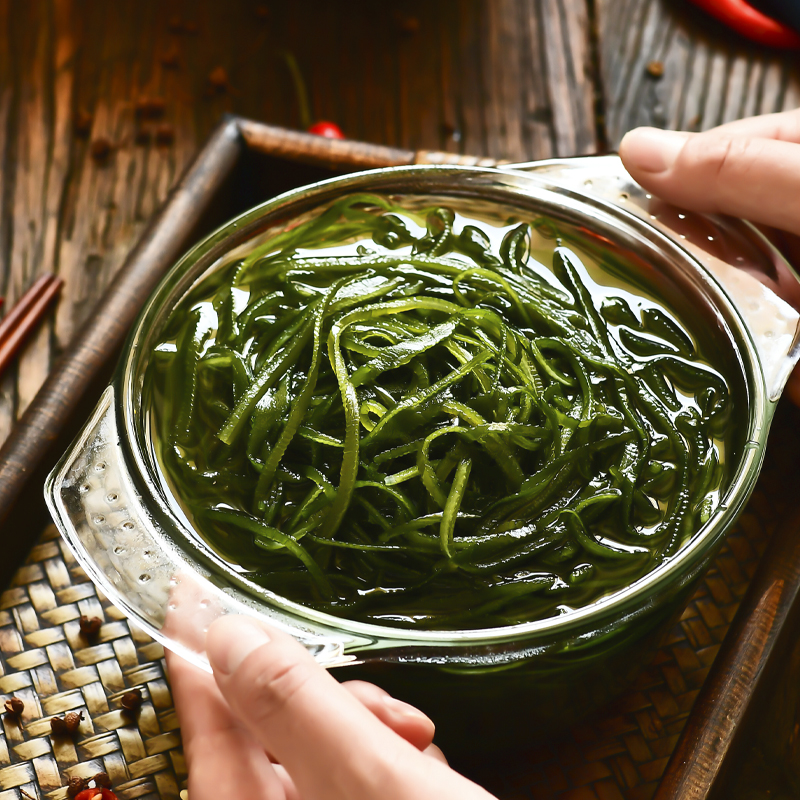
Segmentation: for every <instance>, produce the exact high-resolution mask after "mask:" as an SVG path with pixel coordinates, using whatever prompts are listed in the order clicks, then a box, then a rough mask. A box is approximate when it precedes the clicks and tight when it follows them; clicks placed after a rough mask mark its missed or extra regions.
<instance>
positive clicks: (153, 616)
mask: <svg viewBox="0 0 800 800" xmlns="http://www.w3.org/2000/svg"><path fill="white" fill-rule="evenodd" d="M45 500H46V502H47V505H48V507H49V509H50V513H51V514H52V516H53V519H54V521H55V523H56V525H57V527H58V528H59V530H60V532H61V534H62V536H63V537H64V539H65V541H66V542H67V544H68V546H69V548H70V550H71V551H72V552H73V554H74V555H75V558H76V559H77V560H78V562H79V563H80V565H81V566H82V567H83V569H84V570H85V571H86V573H87V574H88V575H89V577H90V578H91V579H92V580H93V581H94V582H95V584H96V585H97V586H98V587H100V589H101V590H102V591H103V593H104V594H105V595H106V596H107V597H108V598H109V599H110V600H111V601H112V602H113V603H114V604H115V605H117V606H118V607H119V608H120V609H121V610H122V611H123V612H124V613H125V614H126V615H127V617H128V618H129V619H131V620H134V621H135V623H136V624H137V625H139V626H140V627H141V628H143V629H144V630H145V631H146V632H147V633H148V634H150V635H151V636H152V637H153V638H155V639H156V640H158V641H160V642H161V643H162V644H165V645H167V646H168V647H169V648H170V649H172V650H175V651H176V652H178V653H179V654H180V655H182V656H183V657H185V658H187V659H188V660H189V661H191V662H192V663H194V664H196V665H197V666H200V667H202V668H203V669H205V670H210V667H209V664H208V659H207V657H206V654H205V633H206V631H207V630H208V627H209V625H211V623H212V622H213V621H214V620H215V619H217V618H218V617H221V616H223V615H225V614H249V615H263V612H264V607H263V604H262V605H261V606H260V608H259V609H258V610H257V609H256V607H255V605H254V604H253V603H252V602H251V601H249V600H248V598H247V596H246V595H245V594H244V592H242V593H241V594H240V593H238V592H237V591H236V590H231V589H229V588H228V589H226V590H225V591H223V590H222V589H221V588H219V587H218V586H216V585H215V584H214V582H213V581H212V580H211V572H210V571H206V572H205V573H204V572H203V569H202V567H198V564H197V562H196V561H193V562H192V563H191V564H189V563H188V561H187V559H186V556H185V555H184V554H183V552H182V551H181V550H180V548H178V547H177V546H170V544H169V543H168V541H166V539H167V537H165V536H164V535H163V534H161V535H160V536H155V535H154V531H155V530H158V529H159V528H160V527H161V526H159V525H158V522H157V521H156V520H154V519H153V517H152V515H151V513H150V512H149V511H148V510H147V508H146V507H145V505H144V503H143V502H142V499H141V496H140V495H139V493H138V492H137V491H136V488H135V486H134V484H133V481H132V480H131V477H130V474H129V472H128V470H127V468H126V466H125V458H124V453H123V449H122V444H121V442H120V437H119V435H118V430H117V423H116V415H115V411H114V388H113V386H109V387H108V388H107V389H106V390H105V392H104V393H103V395H102V397H101V399H100V402H99V403H98V405H97V407H96V409H95V410H94V412H93V414H92V416H91V418H90V419H89V421H88V422H87V424H86V426H85V427H84V429H83V431H82V432H81V435H80V436H79V438H78V439H77V440H76V441H75V442H74V443H73V444H72V446H71V448H70V449H69V451H68V452H67V453H66V454H65V455H64V457H63V458H62V459H61V461H60V462H59V463H58V465H57V466H56V467H55V469H54V470H53V472H52V473H51V474H50V476H49V477H48V479H47V483H46V484H45ZM162 530H163V528H162ZM270 617H271V619H270V622H271V623H272V624H273V625H275V626H277V627H279V628H282V629H283V630H285V631H287V632H288V633H290V634H291V635H292V636H294V637H295V638H296V639H298V640H299V641H300V642H301V643H302V644H303V645H304V646H305V647H306V648H307V649H308V650H309V651H311V652H312V653H313V655H314V656H315V658H316V659H317V660H318V661H319V662H320V663H322V664H324V665H326V666H334V665H339V664H345V663H349V662H350V661H353V660H354V658H355V657H354V656H352V655H348V656H346V655H345V648H347V649H348V651H349V650H352V649H353V648H356V649H358V647H359V646H362V647H369V645H370V644H372V643H371V642H370V641H363V642H362V641H356V639H357V637H354V636H351V635H349V634H346V633H343V632H341V631H336V630H333V629H326V628H325V626H322V625H315V626H314V630H311V629H303V628H302V627H301V626H300V625H298V623H297V622H296V621H295V620H290V619H289V617H288V616H287V615H285V614H282V613H281V611H280V609H273V613H272V614H271V615H270Z"/></svg>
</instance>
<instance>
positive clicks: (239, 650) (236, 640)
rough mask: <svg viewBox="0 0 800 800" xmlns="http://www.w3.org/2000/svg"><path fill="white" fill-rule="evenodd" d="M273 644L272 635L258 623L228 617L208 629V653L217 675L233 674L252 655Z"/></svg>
mask: <svg viewBox="0 0 800 800" xmlns="http://www.w3.org/2000/svg"><path fill="white" fill-rule="evenodd" d="M270 641H271V636H270V634H269V632H268V631H267V629H266V628H265V626H264V625H262V624H261V623H260V622H259V621H258V620H256V619H253V618H251V617H244V616H224V617H221V618H219V619H217V620H214V622H213V623H212V624H211V626H210V627H209V629H208V634H207V635H206V653H207V654H208V660H209V662H210V663H211V668H212V669H213V670H214V672H215V674H220V675H232V674H233V673H234V672H235V671H236V670H237V669H238V668H239V666H240V665H241V663H242V662H243V661H244V660H245V659H246V658H247V657H248V656H249V655H250V654H251V653H252V652H254V651H255V650H258V648H259V647H262V646H263V645H265V644H268V643H269V642H270Z"/></svg>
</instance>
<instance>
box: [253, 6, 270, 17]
mask: <svg viewBox="0 0 800 800" xmlns="http://www.w3.org/2000/svg"><path fill="white" fill-rule="evenodd" d="M255 12H256V16H257V17H258V18H259V19H269V7H268V6H256V8H255Z"/></svg>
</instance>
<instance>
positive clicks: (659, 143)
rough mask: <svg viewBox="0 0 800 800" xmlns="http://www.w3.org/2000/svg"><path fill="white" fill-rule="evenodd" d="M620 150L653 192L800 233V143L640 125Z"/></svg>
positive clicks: (683, 203) (673, 200)
mask: <svg viewBox="0 0 800 800" xmlns="http://www.w3.org/2000/svg"><path fill="white" fill-rule="evenodd" d="M619 154H620V157H621V159H622V163H623V164H624V165H625V168H626V169H627V170H628V172H630V174H631V175H632V176H633V178H634V179H635V180H636V181H638V182H639V183H640V184H641V185H642V186H644V187H645V189H647V190H648V191H650V192H652V193H653V194H656V195H658V196H659V197H661V198H662V199H664V200H667V201H668V202H670V203H674V204H675V205H678V206H682V207H684V208H689V209H692V210H695V211H704V212H710V213H721V214H730V215H732V216H736V217H742V218H744V219H748V220H750V221H751V222H757V223H761V224H764V225H770V226H772V227H775V228H781V229H782V230H785V231H790V232H792V233H800V144H798V143H796V142H792V141H779V140H776V139H769V138H762V137H760V136H754V135H750V134H742V133H736V132H733V131H726V130H724V129H723V130H710V131H706V132H705V133H684V132H678V131H662V130H659V129H656V128H637V129H636V130H633V131H631V132H630V133H628V134H626V136H625V137H624V138H623V140H622V143H621V144H620V148H619Z"/></svg>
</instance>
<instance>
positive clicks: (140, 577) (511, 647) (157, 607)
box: [45, 157, 798, 749]
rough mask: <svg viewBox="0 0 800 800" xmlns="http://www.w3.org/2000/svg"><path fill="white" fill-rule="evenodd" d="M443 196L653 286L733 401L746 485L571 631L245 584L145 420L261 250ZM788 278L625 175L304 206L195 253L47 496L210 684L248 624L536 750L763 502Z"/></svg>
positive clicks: (302, 198)
mask: <svg viewBox="0 0 800 800" xmlns="http://www.w3.org/2000/svg"><path fill="white" fill-rule="evenodd" d="M362 191H368V192H371V193H377V194H392V195H398V194H399V195H405V196H409V195H425V196H428V195H435V196H437V198H442V197H443V198H448V197H449V198H453V200H454V202H455V201H457V202H459V203H464V202H469V203H476V204H480V205H481V206H482V207H486V208H508V207H511V208H514V209H520V210H521V211H523V212H524V213H526V214H529V215H530V214H538V215H546V216H548V217H550V218H551V219H553V220H555V221H556V223H557V224H558V225H559V226H560V227H561V228H562V229H564V230H570V231H572V232H574V233H575V235H580V236H582V237H584V238H587V239H589V240H591V241H593V242H595V243H599V244H602V246H603V247H604V248H607V249H609V250H613V251H614V252H615V254H616V255H617V256H619V257H620V258H623V259H625V260H627V261H628V263H630V264H632V265H634V266H635V267H636V269H637V270H639V272H640V275H641V276H642V280H643V281H645V282H646V283H647V285H648V287H649V290H650V291H651V292H652V293H653V294H655V295H657V296H659V297H662V298H664V299H665V300H666V301H668V304H669V305H671V306H672V307H675V306H676V305H677V306H679V307H680V308H681V310H682V313H683V314H686V313H689V314H691V315H692V316H693V318H695V319H696V320H702V326H703V327H704V329H705V330H706V332H707V334H708V336H710V337H711V338H712V339H713V341H714V347H715V348H716V351H717V353H718V355H719V357H720V359H721V361H723V362H724V363H725V364H726V372H727V374H728V377H729V378H730V379H731V381H732V385H733V386H734V387H736V393H737V395H738V397H737V405H738V408H739V410H740V411H739V414H738V416H737V417H736V418H735V430H734V433H733V440H734V442H735V444H734V450H735V466H734V467H733V468H732V474H731V478H730V482H729V485H728V487H727V489H726V491H725V493H724V496H723V497H722V500H721V502H720V505H719V507H718V508H717V510H716V511H715V513H714V514H713V515H712V517H711V518H710V519H709V520H708V522H707V523H706V524H705V525H703V526H702V527H701V528H700V529H699V530H697V531H696V532H695V533H694V535H693V536H692V538H691V539H690V541H689V542H688V543H687V544H686V545H685V546H684V547H683V548H682V549H681V550H680V551H679V552H678V553H677V554H676V555H675V556H674V557H673V558H671V559H670V560H669V561H667V562H666V563H664V564H662V565H661V566H660V567H658V568H657V569H655V570H654V571H652V572H650V573H649V574H647V575H645V576H644V577H642V578H641V579H639V580H637V581H636V582H635V583H633V584H632V585H630V586H627V587H625V588H624V589H621V590H619V591H617V592H615V593H614V594H611V595H609V596H606V597H604V598H602V599H600V600H598V601H597V602H595V603H594V604H592V605H590V606H587V607H585V608H581V609H577V610H574V611H571V612H569V613H566V614H564V615H562V616H558V617H554V618H549V619H544V620H540V621H536V622H528V623H524V624H518V625H513V626H507V627H500V628H492V629H480V630H458V631H435V630H434V631H417V630H413V631H411V630H404V629H402V628H398V627H387V626H383V625H376V624H368V623H363V622H356V621H350V620H346V619H341V618H338V617H334V616H331V615H329V614H325V613H322V612H320V611H316V610H314V609H310V608H307V607H303V606H301V605H298V604H296V603H293V602H291V601H289V600H286V599H285V598H282V597H280V596H277V595H275V594H273V593H271V592H269V591H267V590H265V589H263V588H262V587H260V586H258V585H256V584H254V583H253V582H251V581H249V580H248V578H247V575H246V574H244V573H243V572H242V571H241V570H237V569H236V568H235V567H232V566H230V565H229V564H227V563H225V562H224V561H222V560H221V559H220V558H219V557H218V556H217V555H216V554H215V553H214V551H213V550H212V549H211V548H210V547H208V546H207V545H205V543H204V542H203V541H202V539H200V538H199V537H198V536H197V535H196V534H195V533H194V532H193V531H192V529H191V524H190V523H189V521H188V519H187V518H186V517H185V515H183V514H182V512H181V510H180V506H179V505H178V503H177V502H176V501H175V498H173V497H171V496H170V493H169V490H168V488H167V486H166V483H165V481H164V480H163V477H162V476H161V473H160V470H159V468H158V464H157V461H156V458H155V456H154V449H153V446H152V442H151V440H150V429H149V423H148V418H147V416H146V415H144V414H142V408H143V407H144V401H143V395H142V392H143V376H144V372H145V369H146V366H147V363H148V356H149V354H150V353H151V352H152V349H153V345H154V343H155V342H156V341H157V337H158V334H159V332H160V331H161V330H162V329H163V326H164V324H165V322H166V320H167V318H168V316H169V314H170V312H171V310H172V309H173V308H174V307H175V306H176V304H177V303H178V302H179V301H180V300H181V298H182V297H184V296H185V294H186V293H187V291H189V289H190V288H191V287H192V286H194V285H196V283H197V282H198V281H199V280H200V279H201V278H202V277H203V276H204V275H207V274H208V273H209V272H210V271H213V270H214V269H215V268H217V267H218V266H219V265H220V264H222V263H223V262H225V261H226V260H227V259H229V258H230V256H231V253H232V252H234V251H238V250H240V249H242V248H247V247H249V246H250V245H251V244H252V243H253V242H254V241H255V240H257V239H258V238H259V237H262V238H263V237H264V236H269V235H271V232H273V231H275V230H279V229H281V227H282V226H285V225H287V224H290V223H291V221H292V220H295V219H296V218H297V217H298V216H300V215H303V214H307V213H310V212H313V209H315V208H317V207H319V206H320V205H322V204H325V203H327V202H329V201H331V200H332V199H334V198H336V197H338V196H340V195H343V194H348V193H353V192H362ZM778 269H780V270H783V271H786V270H788V269H789V268H788V265H786V264H785V262H783V261H782V259H781V257H780V255H779V254H778V253H777V252H776V251H775V250H774V249H773V248H772V247H771V246H770V245H769V243H768V242H767V241H766V240H765V239H764V238H763V237H762V236H761V235H760V234H759V233H758V232H757V231H756V230H755V229H754V228H752V227H750V226H748V225H747V224H746V223H742V222H740V221H736V220H729V219H720V218H711V217H701V216H697V215H687V214H684V213H679V212H676V211H675V210H673V209H669V208H667V207H663V206H657V205H656V201H654V200H653V199H652V198H650V197H649V196H647V195H645V194H644V192H642V190H641V189H640V188H639V187H638V186H636V184H634V183H633V182H632V181H631V179H630V178H629V177H628V176H627V175H626V173H625V172H624V170H622V168H621V166H620V163H619V160H618V159H616V158H615V157H603V158H589V159H575V160H565V161H551V162H542V163H539V164H529V165H518V166H516V167H515V168H511V169H503V170H497V169H483V168H462V167H447V166H434V167H400V168H389V169H381V170H375V171H371V172H366V173H360V174H356V175H350V176H346V177H342V178H336V179H333V180H329V181H323V182H321V183H318V184H314V185H312V186H309V187H305V188H301V189H297V190H294V191H291V192H288V193H286V194H283V195H281V196H279V197H277V198H275V199H273V200H270V201H268V202H266V203H264V204H262V205H260V206H258V207H256V208H254V209H253V210H251V211H249V212H247V213H245V214H243V215H241V216H240V217H238V218H236V219H234V220H233V221H231V222H230V223H228V224H227V225H225V226H224V227H222V228H220V229H219V230H218V231H216V232H215V233H213V234H212V235H211V236H209V237H208V238H206V239H205V240H204V241H202V242H200V243H199V244H198V245H197V246H195V247H194V248H193V249H192V250H191V251H190V252H188V253H187V254H186V255H185V256H184V257H183V258H182V259H181V260H180V261H179V262H178V263H177V264H176V265H175V266H174V267H173V268H172V270H171V271H170V272H169V273H168V275H167V276H166V277H165V278H164V279H163V280H162V282H161V284H160V285H159V287H158V288H157V289H156V291H155V292H154V293H153V295H152V296H151V297H150V298H149V299H148V300H147V302H146V303H145V305H144V307H143V309H142V311H141V314H140V316H139V318H138V321H137V323H136V325H135V326H134V328H133V330H132V332H131V334H130V336H129V339H128V342H127V345H126V347H125V350H124V353H123V356H122V359H121V361H120V364H119V366H118V369H117V372H116V375H115V378H114V380H113V383H112V384H111V385H110V386H109V387H108V388H107V389H106V390H105V392H104V394H103V396H102V398H101V400H100V403H99V404H98V406H97V408H96V410H95V412H94V413H93V415H92V417H91V418H90V419H89V420H88V421H87V423H86V425H85V427H84V429H83V431H82V433H81V434H80V436H79V437H78V439H77V440H76V441H75V443H74V444H73V446H72V447H71V448H70V450H69V452H68V453H66V454H65V456H64V457H63V458H62V460H61V461H60V462H59V464H58V465H57V466H56V468H55V469H54V470H53V472H52V474H51V475H50V476H49V478H48V481H47V484H46V487H45V495H46V499H47V502H48V505H49V508H50V510H51V513H52V514H53V517H54V519H55V521H56V523H57V525H58V526H59V528H60V530H61V532H62V534H63V536H64V537H65V539H66V541H67V542H68V544H69V546H70V547H71V549H72V550H73V552H74V553H75V555H76V557H77V559H78V560H79V562H80V563H81V565H82V566H83V567H84V569H85V570H86V571H87V573H88V574H89V575H90V576H91V577H92V579H93V580H94V581H95V582H96V583H97V584H98V585H99V586H100V588H101V589H102V590H103V592H104V593H105V594H106V595H107V596H108V597H109V599H110V600H111V601H112V602H114V603H115V604H117V605H118V606H119V607H120V608H121V609H122V610H123V611H124V612H125V613H126V614H127V615H128V616H129V617H130V618H131V620H132V621H133V622H134V623H136V624H138V625H139V626H141V627H142V628H144V629H145V630H146V631H147V632H148V633H149V634H151V635H152V636H153V637H154V638H156V639H158V640H159V641H161V642H162V643H163V644H164V645H165V646H166V647H168V648H170V649H172V650H175V651H176V652H177V653H179V654H180V655H182V656H184V657H185V658H187V659H189V660H190V661H192V662H194V663H195V664H198V665H200V666H202V667H204V668H205V669H208V662H207V659H206V656H205V652H204V639H205V631H206V630H207V629H208V626H209V625H210V623H211V622H212V621H213V620H214V619H215V618H217V617H219V616H221V615H223V614H229V613H241V614H252V615H256V616H259V617H262V618H265V619H268V620H269V621H270V622H271V623H272V624H274V625H277V626H279V627H281V628H283V629H284V630H287V631H289V632H290V633H292V634H293V635H294V636H295V637H296V638H297V639H298V640H300V641H301V642H302V643H303V644H304V645H305V646H306V647H307V648H309V649H310V650H311V651H312V652H313V653H314V654H315V656H316V658H317V659H318V660H319V661H320V662H321V663H323V664H324V665H326V666H328V667H331V668H333V669H335V670H336V674H337V677H340V678H342V679H350V678H356V677H357V678H362V679H367V680H372V681H374V682H376V683H379V684H380V685H382V686H384V687H385V688H387V689H388V690H389V691H391V692H392V693H393V694H395V695H396V696H398V697H400V698H402V699H404V700H407V701H408V702H411V703H414V704H415V705H418V706H419V707H421V708H422V709H423V710H425V711H426V712H427V713H429V714H430V715H431V716H432V717H433V718H434V720H435V721H436V723H437V726H438V730H439V739H440V741H443V742H444V743H445V744H446V745H450V746H454V747H459V748H461V749H485V748H486V747H487V746H504V747H506V746H509V745H515V744H516V745H523V744H525V743H527V742H529V741H531V740H532V739H535V738H540V737H541V736H543V735H544V736H546V735H549V734H551V733H552V732H553V731H554V730H555V729H556V728H562V727H564V726H566V725H569V724H571V723H573V722H574V721H575V720H577V719H578V718H580V717H582V716H584V715H586V714H587V713H588V712H589V711H591V710H592V709H595V708H597V707H598V706H599V705H601V704H603V703H604V702H606V701H607V700H608V699H609V698H611V697H613V696H614V695H615V694H616V693H618V692H619V691H620V690H621V689H622V688H623V687H624V686H625V685H626V684H627V683H628V682H629V681H630V680H631V679H632V678H633V676H634V675H635V673H636V671H637V670H638V669H639V668H640V667H641V666H642V665H643V663H644V662H645V661H646V659H647V657H648V654H649V653H650V652H651V651H652V649H653V648H654V646H655V645H656V644H657V642H658V639H659V637H660V636H661V634H662V632H663V631H664V630H665V628H666V627H667V626H669V624H670V623H671V621H673V620H674V619H675V618H676V616H677V615H678V614H679V613H680V611H681V609H682V607H683V605H684V603H685V602H686V600H687V599H688V597H689V595H690V593H691V591H692V589H693V586H694V585H695V583H696V581H697V580H698V578H699V577H700V576H701V575H702V573H703V571H704V569H705V568H706V566H707V565H708V563H709V561H710V560H711V558H712V557H713V556H714V554H715V552H716V550H717V549H718V547H719V545H720V544H721V542H722V540H723V539H724V536H725V533H726V531H728V530H729V529H730V527H731V525H732V524H733V523H734V521H735V520H736V518H737V516H738V515H739V513H740V512H741V510H742V508H743V506H744V504H745V503H746V501H747V499H748V497H749V495H750V492H751V491H752V489H753V486H754V484H755V481H756V478H757V476H758V472H759V469H760V466H761V463H762V460H763V456H764V449H765V445H766V439H767V432H768V428H769V424H770V421H771V419H772V415H773V412H774V409H775V404H776V402H777V400H778V398H779V396H780V393H781V390H782V388H783V385H784V383H785V381H786V379H787V377H788V375H789V373H790V371H791V368H792V366H793V365H794V363H795V361H796V360H797V357H798V347H797V331H798V315H797V313H796V312H795V311H794V310H793V309H792V308H791V307H790V306H788V305H787V304H786V303H784V302H783V301H782V300H780V299H779V298H778V297H777V296H775V295H774V294H773V293H772V292H771V291H770V290H769V289H768V288H766V287H765V286H764V285H763V283H762V282H760V281H759V280H757V279H756V278H755V277H754V276H753V273H761V274H762V276H763V275H766V276H767V278H769V277H770V276H773V274H774V273H775V271H776V270H778Z"/></svg>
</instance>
